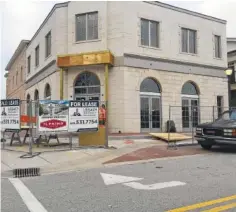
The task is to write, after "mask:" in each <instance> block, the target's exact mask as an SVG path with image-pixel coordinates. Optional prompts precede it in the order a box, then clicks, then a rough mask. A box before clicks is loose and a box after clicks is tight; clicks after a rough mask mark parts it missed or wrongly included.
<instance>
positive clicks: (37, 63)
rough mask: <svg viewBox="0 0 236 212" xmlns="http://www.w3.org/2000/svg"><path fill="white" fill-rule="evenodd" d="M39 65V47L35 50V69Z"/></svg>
mask: <svg viewBox="0 0 236 212" xmlns="http://www.w3.org/2000/svg"><path fill="white" fill-rule="evenodd" d="M38 65H39V45H38V46H37V47H36V48H35V67H37V66H38Z"/></svg>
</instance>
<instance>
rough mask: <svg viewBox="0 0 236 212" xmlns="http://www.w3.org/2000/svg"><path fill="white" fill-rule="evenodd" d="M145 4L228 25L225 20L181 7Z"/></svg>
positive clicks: (155, 2) (156, 3)
mask: <svg viewBox="0 0 236 212" xmlns="http://www.w3.org/2000/svg"><path fill="white" fill-rule="evenodd" d="M144 2H146V3H149V4H153V5H156V6H159V7H163V8H166V9H170V10H174V11H177V12H181V13H185V14H188V15H192V16H196V17H199V18H203V19H207V20H210V21H214V22H218V23H221V24H226V23H227V21H226V20H223V19H219V18H215V17H212V16H209V15H204V14H202V13H198V12H194V11H191V10H187V9H183V8H181V7H176V6H173V5H170V4H166V3H163V2H159V1H144Z"/></svg>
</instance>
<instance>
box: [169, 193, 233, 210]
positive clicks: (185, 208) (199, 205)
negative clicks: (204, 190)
mask: <svg viewBox="0 0 236 212" xmlns="http://www.w3.org/2000/svg"><path fill="white" fill-rule="evenodd" d="M235 199H236V195H233V196H229V197H224V198H220V199H216V200H211V201H206V202H201V203H197V204H194V205H189V206H184V207H181V208H176V209H173V210H169V211H167V212H185V211H190V210H194V209H198V208H203V207H207V206H210V205H214V204H218V203H222V202H227V201H230V200H235Z"/></svg>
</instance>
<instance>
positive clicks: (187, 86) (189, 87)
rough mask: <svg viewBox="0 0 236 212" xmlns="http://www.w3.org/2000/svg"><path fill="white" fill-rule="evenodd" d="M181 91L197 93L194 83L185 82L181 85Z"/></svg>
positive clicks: (190, 93) (183, 92) (188, 93)
mask: <svg viewBox="0 0 236 212" xmlns="http://www.w3.org/2000/svg"><path fill="white" fill-rule="evenodd" d="M181 93H182V94H184V95H198V90H197V88H196V85H195V84H194V83H192V82H186V83H185V84H184V85H183V87H182V92H181Z"/></svg>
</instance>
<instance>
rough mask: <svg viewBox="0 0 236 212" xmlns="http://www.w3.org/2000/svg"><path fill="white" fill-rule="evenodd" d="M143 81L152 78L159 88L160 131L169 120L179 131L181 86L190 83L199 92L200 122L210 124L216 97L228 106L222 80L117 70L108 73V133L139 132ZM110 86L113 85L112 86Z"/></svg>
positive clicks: (150, 71)
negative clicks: (196, 87) (220, 98)
mask: <svg viewBox="0 0 236 212" xmlns="http://www.w3.org/2000/svg"><path fill="white" fill-rule="evenodd" d="M146 77H153V78H155V79H156V80H157V81H158V82H159V83H160V85H161V88H162V94H161V101H162V117H163V121H162V123H163V130H165V127H164V126H165V124H166V121H167V120H168V118H169V105H172V106H175V107H173V108H172V109H171V119H172V120H174V121H175V123H176V126H177V130H178V131H181V130H182V127H181V126H182V116H181V114H182V108H181V103H182V101H181V89H182V86H183V84H184V83H185V82H187V81H193V82H194V83H196V85H197V86H198V88H199V90H200V96H199V102H200V120H201V122H206V121H211V119H212V117H213V106H215V105H216V99H217V96H218V95H219V96H223V97H224V106H225V107H227V106H228V96H227V94H228V93H227V81H226V80H225V79H223V78H216V77H207V76H200V75H189V74H181V73H173V72H166V71H157V70H147V69H146V70H145V69H137V68H130V67H119V68H118V67H117V68H114V69H112V70H111V71H110V85H109V92H110V95H109V97H110V107H109V108H110V111H109V118H110V119H109V122H110V123H109V125H110V132H118V131H119V130H121V131H122V132H140V92H139V89H140V84H141V82H142V80H144V79H145V78H146ZM113 83H114V84H113Z"/></svg>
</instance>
